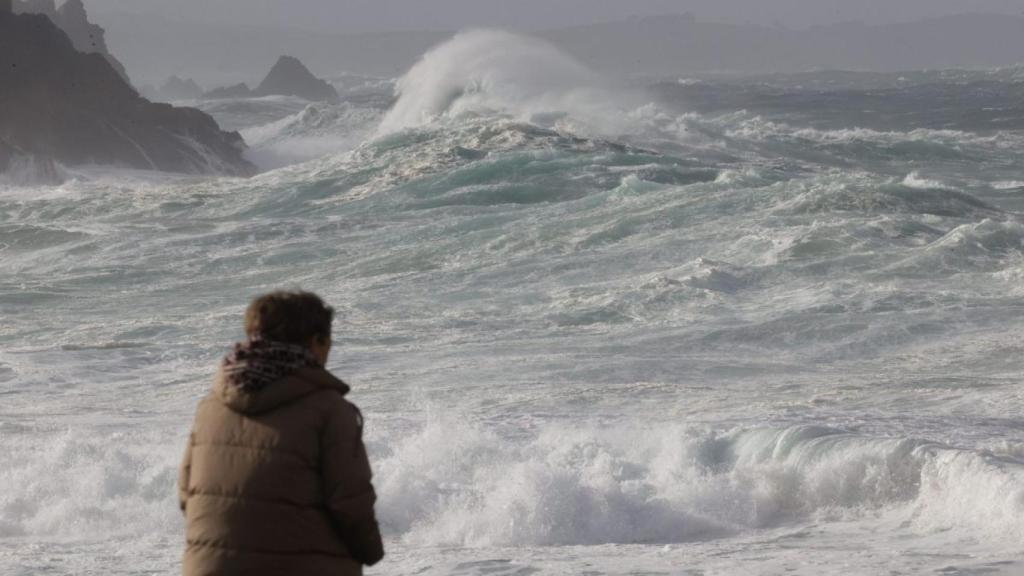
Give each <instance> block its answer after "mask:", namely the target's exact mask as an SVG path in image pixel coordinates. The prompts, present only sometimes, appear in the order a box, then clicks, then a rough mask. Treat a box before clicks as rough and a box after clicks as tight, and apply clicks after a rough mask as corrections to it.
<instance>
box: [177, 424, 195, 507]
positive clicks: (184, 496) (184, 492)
mask: <svg viewBox="0 0 1024 576" xmlns="http://www.w3.org/2000/svg"><path fill="white" fill-rule="evenodd" d="M191 474H192V435H191V434H189V436H188V445H186V446H185V457H184V458H182V460H181V468H179V469H178V507H179V508H181V511H182V512H184V511H185V505H186V504H187V503H188V483H189V476H190V475H191Z"/></svg>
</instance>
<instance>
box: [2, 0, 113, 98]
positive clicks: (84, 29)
mask: <svg viewBox="0 0 1024 576" xmlns="http://www.w3.org/2000/svg"><path fill="white" fill-rule="evenodd" d="M13 8H14V12H15V13H19V14H42V15H44V16H46V17H47V18H49V19H50V20H52V21H53V23H54V24H56V25H57V26H59V27H60V28H61V30H63V31H64V33H65V34H67V35H68V38H70V39H71V43H72V44H74V45H75V49H76V50H78V51H79V52H85V53H87V54H102V55H103V57H104V58H106V59H107V61H108V62H110V65H111V66H113V67H114V70H117V73H118V74H120V75H121V78H124V80H125V82H130V80H129V78H128V72H127V71H126V70H125V68H124V65H123V64H121V62H120V61H119V60H118V59H117V58H115V57H114V56H113V55H112V54H111V53H110V51H109V50H108V49H107V41H106V31H104V30H103V28H101V27H99V26H97V25H96V24H93V23H92V22H90V21H89V15H88V13H87V12H86V11H85V4H83V3H82V0H67V1H66V2H64V4H62V5H61V7H60V9H58V8H57V6H56V3H55V2H54V0H15V2H14V5H13Z"/></svg>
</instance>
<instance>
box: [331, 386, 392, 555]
mask: <svg viewBox="0 0 1024 576" xmlns="http://www.w3.org/2000/svg"><path fill="white" fill-rule="evenodd" d="M322 446H323V453H322V458H323V476H324V477H323V483H324V484H323V485H324V490H325V494H326V497H327V508H328V510H329V511H330V514H331V517H332V519H333V520H334V525H335V526H336V527H337V528H338V532H339V533H340V535H341V538H342V540H343V541H344V542H345V545H346V546H348V549H349V552H351V553H352V557H353V558H354V559H355V560H357V561H359V562H360V563H362V564H365V565H367V566H372V565H374V564H376V563H377V562H379V561H380V560H381V558H383V557H384V544H383V542H382V541H381V536H380V528H379V527H378V525H377V518H376V515H375V514H374V511H373V504H374V502H376V500H377V495H376V493H375V492H374V490H373V484H371V482H370V480H371V478H372V473H371V471H370V461H369V459H368V458H367V456H366V447H365V446H364V445H363V418H362V415H360V413H359V410H358V409H357V408H356V407H355V406H353V405H352V404H349V403H348V402H346V401H344V400H342V401H341V402H339V403H338V404H337V408H335V409H333V410H332V411H331V414H330V416H329V417H328V421H327V426H326V427H325V429H324V438H323V443H322Z"/></svg>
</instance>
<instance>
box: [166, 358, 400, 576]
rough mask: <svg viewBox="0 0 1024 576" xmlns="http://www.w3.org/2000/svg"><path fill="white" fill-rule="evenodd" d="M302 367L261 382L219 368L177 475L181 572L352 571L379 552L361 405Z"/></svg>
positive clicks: (286, 574) (336, 383)
mask: <svg viewBox="0 0 1024 576" xmlns="http://www.w3.org/2000/svg"><path fill="white" fill-rule="evenodd" d="M348 391H349V388H348V386H347V385H345V383H344V382H342V381H341V380H338V379H337V378H335V377H334V376H332V375H331V374H330V373H329V372H327V371H326V370H323V369H321V368H312V367H307V368H302V369H300V370H299V371H297V372H295V373H293V374H292V375H291V376H288V377H285V378H283V379H282V380H279V381H278V382H275V383H274V384H271V385H270V386H267V387H266V388H264V389H263V390H261V391H259V392H245V391H243V390H242V389H240V388H238V387H237V386H232V385H231V384H228V383H227V381H226V378H225V377H224V375H223V373H221V374H219V375H218V377H217V379H216V382H215V384H214V388H213V391H212V392H211V393H210V394H209V395H208V396H207V397H206V398H205V399H203V400H202V401H201V402H200V404H199V407H198V408H197V410H196V418H195V424H194V426H193V429H192V434H191V436H190V438H189V444H188V449H187V450H186V452H185V459H184V462H183V463H182V466H181V474H180V477H179V501H180V504H181V508H182V510H183V511H184V512H185V517H186V523H187V541H188V548H187V549H186V551H185V558H184V567H183V568H184V570H183V571H184V574H185V576H214V575H216V576H234V575H246V576H264V575H266V576H271V575H280V576H321V575H323V576H350V575H360V574H362V565H363V564H366V565H372V564H374V563H376V562H377V561H379V560H380V559H381V558H382V557H383V556H384V547H383V544H382V543H381V537H380V531H379V529H378V526H377V520H376V518H375V516H374V511H373V504H374V501H375V500H376V495H375V494H374V490H373V485H372V484H371V483H370V465H369V461H368V460H367V457H366V449H365V447H364V446H363V440H362V417H361V416H360V414H359V410H358V409H357V408H356V407H355V406H353V405H352V404H350V403H349V402H348V401H346V400H345V399H344V395H345V394H346V393H347V392H348Z"/></svg>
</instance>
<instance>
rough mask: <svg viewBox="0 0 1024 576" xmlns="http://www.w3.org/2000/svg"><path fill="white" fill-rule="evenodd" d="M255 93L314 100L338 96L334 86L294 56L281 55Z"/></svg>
mask: <svg viewBox="0 0 1024 576" xmlns="http://www.w3.org/2000/svg"><path fill="white" fill-rule="evenodd" d="M254 93H255V94H256V95H257V96H270V95H280V96H298V97H300V98H305V99H306V100H312V101H320V100H336V99H337V98H338V92H337V91H336V90H335V89H334V86H331V85H330V84H329V83H328V82H326V81H324V80H321V79H319V78H317V77H316V76H314V75H313V73H312V72H310V71H309V69H308V68H306V66H305V65H303V64H302V62H299V60H298V58H293V57H292V56H281V57H280V58H279V59H278V60H277V63H276V64H274V67H273V68H271V69H270V73H269V74H267V77H266V78H264V79H263V82H261V83H260V85H259V87H257V88H256V90H255V91H254Z"/></svg>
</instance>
